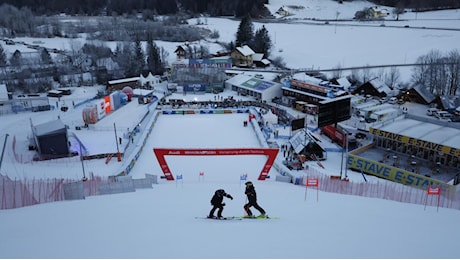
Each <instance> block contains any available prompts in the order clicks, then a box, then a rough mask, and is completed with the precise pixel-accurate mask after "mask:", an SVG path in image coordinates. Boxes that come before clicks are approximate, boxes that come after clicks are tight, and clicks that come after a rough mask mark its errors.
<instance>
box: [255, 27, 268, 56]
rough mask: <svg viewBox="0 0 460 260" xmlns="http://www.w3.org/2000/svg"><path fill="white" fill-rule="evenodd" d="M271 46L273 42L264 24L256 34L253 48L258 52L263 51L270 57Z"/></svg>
mask: <svg viewBox="0 0 460 260" xmlns="http://www.w3.org/2000/svg"><path fill="white" fill-rule="evenodd" d="M271 47H272V42H271V39H270V36H269V35H268V31H267V29H266V28H265V26H264V25H262V28H260V29H258V30H257V31H256V34H255V35H254V40H253V42H252V45H251V48H252V49H253V50H254V51H255V52H257V53H263V54H264V57H268V55H269V54H270V49H271Z"/></svg>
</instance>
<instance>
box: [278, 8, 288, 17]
mask: <svg viewBox="0 0 460 260" xmlns="http://www.w3.org/2000/svg"><path fill="white" fill-rule="evenodd" d="M276 14H279V15H281V16H288V15H289V11H288V10H287V9H286V7H284V6H281V7H280V8H279V9H278V11H276Z"/></svg>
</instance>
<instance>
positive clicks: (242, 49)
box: [236, 45, 255, 56]
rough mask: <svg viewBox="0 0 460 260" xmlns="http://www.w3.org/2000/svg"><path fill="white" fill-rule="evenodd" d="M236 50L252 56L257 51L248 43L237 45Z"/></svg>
mask: <svg viewBox="0 0 460 260" xmlns="http://www.w3.org/2000/svg"><path fill="white" fill-rule="evenodd" d="M236 50H238V51H239V52H240V53H241V55H243V56H251V55H254V54H255V52H254V51H253V50H252V49H251V48H250V47H249V46H247V45H244V46H242V47H236Z"/></svg>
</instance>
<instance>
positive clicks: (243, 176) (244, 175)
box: [240, 173, 248, 181]
mask: <svg viewBox="0 0 460 260" xmlns="http://www.w3.org/2000/svg"><path fill="white" fill-rule="evenodd" d="M247 178H248V175H247V174H246V173H245V174H243V175H241V176H240V181H245V180H246V179H247Z"/></svg>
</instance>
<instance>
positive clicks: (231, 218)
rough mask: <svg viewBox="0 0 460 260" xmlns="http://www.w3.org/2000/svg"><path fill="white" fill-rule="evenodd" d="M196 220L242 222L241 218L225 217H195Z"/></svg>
mask: <svg viewBox="0 0 460 260" xmlns="http://www.w3.org/2000/svg"><path fill="white" fill-rule="evenodd" d="M195 218H196V219H209V220H241V219H242V218H239V217H224V218H208V217H195Z"/></svg>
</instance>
